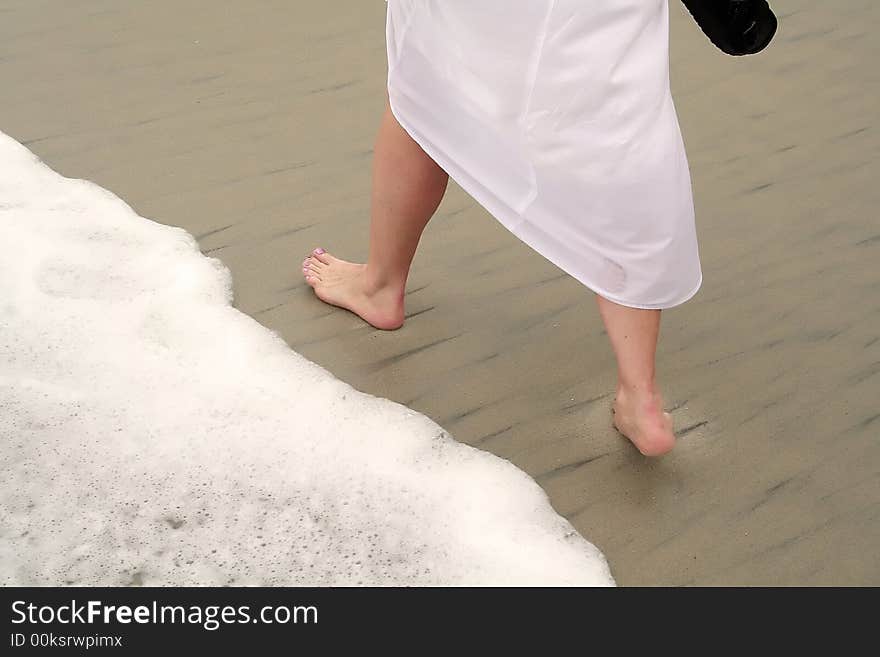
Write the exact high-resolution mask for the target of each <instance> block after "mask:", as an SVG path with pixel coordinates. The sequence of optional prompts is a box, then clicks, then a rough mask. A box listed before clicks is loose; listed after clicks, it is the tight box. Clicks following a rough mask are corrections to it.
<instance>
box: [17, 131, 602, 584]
mask: <svg viewBox="0 0 880 657" xmlns="http://www.w3.org/2000/svg"><path fill="white" fill-rule="evenodd" d="M0 171H2V175H0V245H2V252H0V254H2V255H0V441H2V442H0V469H2V473H3V477H2V484H0V486H2V488H0V514H2V515H0V583H2V584H4V585H63V584H70V585H111V586H112V585H127V584H144V585H209V584H210V585H224V584H231V585H318V586H324V585H357V584H370V585H467V584H473V585H520V584H524V585H560V584H561V585H567V584H572V585H610V584H613V580H612V578H611V575H610V572H609V569H608V566H607V564H606V562H605V559H604V558H603V557H602V555H601V553H600V552H599V551H598V550H597V549H596V548H595V547H594V546H593V545H591V544H590V543H588V542H587V541H586V540H584V538H582V537H581V536H580V535H579V534H577V533H576V532H575V530H574V529H573V527H572V526H571V525H570V524H569V523H568V522H567V521H566V520H564V519H563V518H561V517H560V516H558V515H557V514H556V513H555V512H554V511H553V509H552V507H551V506H550V504H549V502H548V499H547V497H546V495H545V494H544V492H543V491H542V490H541V488H540V487H539V486H538V485H537V484H536V483H535V482H534V481H533V480H532V479H530V478H529V477H528V476H527V475H526V474H525V473H523V472H522V471H520V470H518V469H517V468H516V467H514V466H513V465H512V464H510V463H509V462H507V461H505V460H502V459H500V458H498V457H495V456H493V455H491V454H488V453H486V452H482V451H479V450H476V449H473V448H471V447H468V446H466V445H462V444H460V443H458V442H456V441H454V440H453V439H452V438H451V437H450V436H448V435H447V434H446V433H445V432H444V431H443V429H442V428H441V427H440V426H438V425H437V424H436V423H434V422H433V421H431V420H430V419H429V418H427V417H425V416H423V415H420V414H418V413H416V412H414V411H412V410H410V409H408V408H406V407H404V406H401V405H400V404H397V403H394V402H392V401H389V400H386V399H380V398H376V397H372V396H370V395H367V394H364V393H361V392H358V391H357V390H355V389H353V388H352V387H350V386H349V385H347V384H345V383H344V382H342V381H339V380H338V379H336V378H334V377H333V376H332V375H331V374H329V373H328V372H327V371H326V370H324V369H322V368H321V367H319V366H318V365H316V364H314V363H312V362H310V361H308V360H306V359H304V358H303V357H301V356H300V355H299V354H297V353H296V352H294V351H292V350H291V349H290V348H289V347H288V346H287V345H286V344H285V343H284V342H283V341H282V340H281V339H280V338H279V337H278V336H276V335H275V334H274V333H272V332H271V331H269V330H268V329H266V328H264V327H263V326H261V325H260V324H258V323H257V322H256V321H254V320H252V319H251V318H249V317H247V316H246V315H244V314H242V313H240V312H239V311H237V310H235V309H234V308H232V306H231V300H232V293H231V289H232V288H231V284H230V276H229V273H228V271H227V269H226V268H225V267H224V266H223V265H222V264H221V263H220V262H219V261H218V260H216V259H211V258H207V257H204V256H203V255H202V254H201V253H200V252H199V249H198V246H197V244H196V242H195V240H194V239H193V238H192V237H191V236H190V235H189V234H188V233H186V232H185V231H184V230H182V229H180V228H173V227H168V226H164V225H161V224H158V223H155V222H153V221H150V220H147V219H144V218H142V217H139V216H137V214H135V212H133V211H132V209H131V208H130V207H129V206H128V205H126V204H125V203H124V202H123V201H122V200H120V199H119V198H117V197H116V196H114V195H113V194H112V193H110V192H108V191H106V190H104V189H102V188H100V187H98V186H96V185H94V184H92V183H90V182H88V181H84V180H74V179H69V178H64V177H62V176H60V175H58V174H57V173H55V172H54V171H52V170H51V169H49V168H48V167H47V166H45V165H44V164H43V163H41V162H40V161H39V160H38V159H37V158H36V157H35V156H34V155H33V154H32V153H30V152H29V151H28V150H27V149H26V148H24V147H23V146H21V145H20V144H18V143H17V142H16V141H14V140H13V139H11V138H9V137H8V136H6V135H3V134H2V133H0Z"/></svg>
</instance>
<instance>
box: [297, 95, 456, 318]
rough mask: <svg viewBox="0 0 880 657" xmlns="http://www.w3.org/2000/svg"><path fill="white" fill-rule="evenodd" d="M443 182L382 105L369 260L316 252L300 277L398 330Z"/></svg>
mask: <svg viewBox="0 0 880 657" xmlns="http://www.w3.org/2000/svg"><path fill="white" fill-rule="evenodd" d="M448 181H449V176H447V175H446V172H444V171H443V170H442V169H441V168H440V167H439V166H438V165H437V163H436V162H434V160H432V159H431V158H430V157H428V155H427V154H426V153H425V151H423V150H422V148H421V147H420V146H419V145H418V144H417V143H416V142H415V141H413V139H412V138H411V137H410V136H409V134H407V132H406V131H405V130H404V129H403V128H401V127H400V124H398V123H397V120H396V119H395V118H394V115H393V114H392V113H391V108H390V107H388V106H386V108H385V115H384V116H383V117H382V123H381V126H380V128H379V136H378V137H377V139H376V148H375V152H374V159H373V193H372V202H371V206H372V207H371V217H370V252H369V256H368V260H367V262H366V263H365V264H356V263H352V262H346V261H345V260H340V259H339V258H336V257H334V256H332V255H331V254H329V253H327V252H326V251H324V250H323V249H320V248H318V249H315V250H314V251H313V252H312V253H311V255H309V256H308V257H307V258H306V259H305V260H304V261H303V275H304V276H305V279H306V282H308V284H309V285H311V286H312V287H313V288H314V289H315V294H317V295H318V297H319V298H320V299H321V300H323V301H325V302H327V303H330V304H333V305H334V306H340V307H342V308H346V309H348V310H350V311H352V312H353V313H355V314H356V315H359V316H360V317H362V318H363V319H364V320H366V321H367V322H369V323H370V324H372V325H373V326H375V327H376V328H380V329H389V330H390V329H396V328H399V327H400V326H401V325H402V324H403V318H404V310H403V297H404V289H405V287H406V279H407V276H408V275H409V268H410V265H411V264H412V260H413V256H415V253H416V247H418V245H419V238H420V237H421V236H422V231H424V229H425V226H426V225H427V224H428V220H429V219H430V218H431V217H432V216H433V214H434V212H436V211H437V207H438V206H439V205H440V201H441V200H442V199H443V195H444V194H445V192H446V186H447V183H448Z"/></svg>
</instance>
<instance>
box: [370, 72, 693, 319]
mask: <svg viewBox="0 0 880 657" xmlns="http://www.w3.org/2000/svg"><path fill="white" fill-rule="evenodd" d="M390 73H391V71H390V70H389V81H388V85H387V91H388V106H389V108H390V109H391V114H392V115H393V116H394V118H395V120H396V121H397V123H398V124H399V125H400V127H401V128H403V129H404V130H405V131H406V133H407V134H408V135H409V136H410V137H411V138H412V140H413V141H415V142H416V143H417V144H418V145H419V147H420V148H421V149H422V150H423V151H425V153H427V154H428V156H429V157H430V158H431V159H433V160H434V161H435V162H436V163H437V164H438V165H439V166H440V168H442V169H443V170H444V171H445V172H446V173H447V174H448V175H449V177H450V178H452V179H453V180H454V181H455V182H456V184H457V185H459V187H461V188H462V189H463V190H464V191H465V192H467V193H468V194H469V195H470V196H471V198H473V199H474V200H475V201H476V202H477V203H479V204H480V205H481V206H482V207H483V209H485V210H486V211H487V212H488V213H489V214H490V215H492V217H493V218H494V219H496V220H497V221H498V222H499V223H501V225H503V226H504V227H505V228H506V229H507V230H508V231H510V232H511V233H512V234H513V236H514V237H516V238H517V239H518V240H519V241H520V242H522V243H523V244H525V245H526V246H528V247H529V248H530V249H532V250H533V251H534V252H535V253H537V254H539V255H540V256H541V257H543V258H544V259H545V260H547V261H549V262H551V263H553V264H554V265H556V266H557V267H559V268H560V269H561V270H562V271H564V272H565V273H566V274H568V275H569V276H571V277H572V278H574V279H575V280H576V281H578V282H579V283H580V284H581V285H583V286H584V287H586V288H588V289H589V290H590V291H591V292H594V293H595V294H598V295H599V296H601V297H603V298H605V299H607V300H609V301H611V302H613V303H616V304H618V305H621V306H627V307H629V308H637V309H639V310H669V309H671V308H675V307H676V306H680V305H682V304H683V303H685V302H687V301H690V299H692V298H693V297H694V295H696V293H697V292H698V291H699V290H700V287H702V284H703V272H702V270H701V271H700V277H699V280H698V281H697V284H696V285H695V286H694V287H693V288H692V289H691V290H690V291H689V292H687V294H685V295H684V296H682V297H681V298H679V299H676V300H675V301H667V302H665V303H653V304H651V303H649V304H643V303H635V302H632V301H627V300H625V299H623V298H621V297H618V296H617V295H614V294H611V293H608V292H605V291H603V289H602V288H601V287H600V286H598V285H595V284H593V283H592V281H588V280H585V278H584V277H582V276H576V275H575V274H572V273H571V272H570V271H568V270H567V269H566V268H565V267H564V266H563V265H562V264H561V263H560V262H558V259H556V258H553V257H550V256H548V255H547V254H546V253H545V252H544V251H543V250H542V249H539V248H538V247H536V246H535V245H533V244H532V243H530V242H527V241H526V240H525V239H523V237H522V236H521V235H518V234H517V232H516V227H517V225H519V226H521V225H522V224H524V223H525V218H524V217H522V216H521V215H519V214H517V213H516V212H515V211H513V210H512V209H509V211H510V213H511V214H513V215H515V216H516V218H517V221H516V222H514V221H512V220H510V219H508V220H507V221H505V220H502V219H501V217H500V216H499V215H501V214H502V208H501V207H497V208H496V209H494V210H493V208H492V206H504V205H505V204H504V203H503V202H502V201H501V200H500V199H496V201H489V199H488V196H489V195H488V194H485V195H484V194H483V193H481V189H482V191H483V192H485V191H486V190H485V188H484V187H482V188H480V187H479V185H478V184H474V185H471V184H469V183H468V182H467V180H466V179H465V178H466V177H467V176H468V174H467V173H466V172H464V171H463V170H461V169H460V168H459V167H457V166H456V165H455V164H454V163H453V161H452V160H451V158H447V157H446V156H445V155H444V154H443V152H442V151H441V150H440V149H439V148H435V147H433V146H432V145H431V144H429V143H427V141H426V140H424V139H422V138H420V137H419V135H418V134H417V133H416V131H415V130H413V129H412V127H410V125H409V124H408V122H407V121H405V120H404V119H403V118H402V117H401V115H400V112H399V111H398V109H397V108H396V107H395V105H394V94H393V93H392V90H391V84H390Z"/></svg>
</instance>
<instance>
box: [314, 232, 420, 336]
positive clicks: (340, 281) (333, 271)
mask: <svg viewBox="0 0 880 657" xmlns="http://www.w3.org/2000/svg"><path fill="white" fill-rule="evenodd" d="M302 266H303V276H304V277H305V279H306V283H308V284H309V285H311V286H312V287H313V288H314V290H315V294H316V295H318V298H319V299H321V301H324V302H325V303H329V304H332V305H334V306H339V307H340V308H345V309H346V310H350V311H351V312H353V313H354V314H355V315H357V316H358V317H360V318H361V319H363V320H364V321H366V322H368V323H369V324H372V325H373V326H375V327H376V328H378V329H384V330H388V331H390V330H394V329H397V328H400V327H401V326H403V292H404V290H403V286H393V285H380V284H377V283H375V282H373V281H371V280H370V278H371V277H370V276H369V273H368V272H367V266H366V265H361V264H357V263H354V262H346V261H345V260H340V259H339V258H336V257H334V256H332V255H330V254H329V253H327V252H326V251H324V249H315V250H314V251H312V253H311V255H309V256H308V257H306V259H305V260H303V265H302Z"/></svg>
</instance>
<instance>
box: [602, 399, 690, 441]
mask: <svg viewBox="0 0 880 657" xmlns="http://www.w3.org/2000/svg"><path fill="white" fill-rule="evenodd" d="M611 412H612V413H613V414H614V426H615V428H616V429H617V430H618V431H619V432H620V433H622V434H623V435H624V436H626V437H627V438H629V440H630V441H631V442H632V444H633V445H635V446H636V449H638V450H639V451H640V452H641V453H642V454H644V455H645V456H662V455H663V454H666V453H667V452H669V451H670V450H672V448H673V447H675V433H674V432H673V428H672V416H671V415H670V414H669V413H667V412H666V411H664V410H663V400H662V398H661V397H660V394H659V393H657V392H653V393H652V392H644V391H641V392H639V391H629V390H627V389H625V388H618V390H617V396H616V397H615V399H614V403H613V404H612V405H611Z"/></svg>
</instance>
